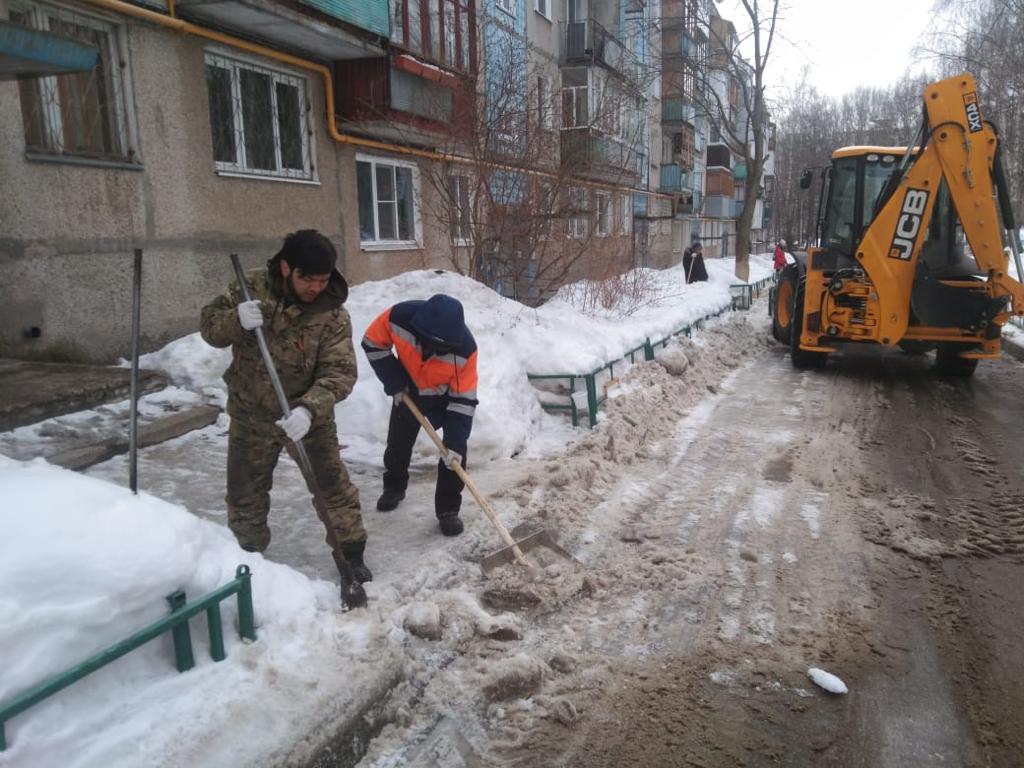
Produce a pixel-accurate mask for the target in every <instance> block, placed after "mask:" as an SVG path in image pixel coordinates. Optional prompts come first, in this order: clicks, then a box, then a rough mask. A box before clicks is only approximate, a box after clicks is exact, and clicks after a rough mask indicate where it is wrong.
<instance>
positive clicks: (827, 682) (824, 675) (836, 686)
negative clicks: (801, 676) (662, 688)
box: [807, 667, 849, 693]
mask: <svg viewBox="0 0 1024 768" xmlns="http://www.w3.org/2000/svg"><path fill="white" fill-rule="evenodd" d="M807 674H808V675H809V676H810V678H811V680H813V681H814V684H815V685H818V686H820V687H821V688H824V689H825V690H826V691H828V692H829V693H847V692H848V690H849V689H848V688H847V687H846V683H844V682H843V681H842V680H840V679H839V678H838V677H836V676H835V675H833V674H831V673H830V672H826V671H825V670H823V669H818V668H817V667H811V668H810V669H808V670H807Z"/></svg>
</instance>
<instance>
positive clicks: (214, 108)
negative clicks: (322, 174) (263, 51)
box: [206, 53, 316, 181]
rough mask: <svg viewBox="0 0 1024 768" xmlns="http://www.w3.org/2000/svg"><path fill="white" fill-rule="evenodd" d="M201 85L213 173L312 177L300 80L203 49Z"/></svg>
mask: <svg viewBox="0 0 1024 768" xmlns="http://www.w3.org/2000/svg"><path fill="white" fill-rule="evenodd" d="M206 86H207V91H208V93H209V99H210V133H211V136H212V139H213V161H214V164H215V166H216V168H217V170H218V171H219V172H221V173H239V174H246V175H253V176H266V177H271V178H285V179H299V180H305V181H313V180H315V178H316V169H315V166H314V163H313V147H312V142H311V141H310V133H311V130H310V126H309V122H308V120H307V111H308V109H309V106H308V105H309V100H308V97H307V93H306V80H305V79H304V78H301V77H297V76H295V75H289V74H285V73H283V72H278V71H276V70H272V69H266V68H264V67H260V66H257V65H255V64H250V63H248V62H243V61H239V60H235V59H229V58H226V57H224V56H220V55H218V54H215V53H208V54H207V55H206Z"/></svg>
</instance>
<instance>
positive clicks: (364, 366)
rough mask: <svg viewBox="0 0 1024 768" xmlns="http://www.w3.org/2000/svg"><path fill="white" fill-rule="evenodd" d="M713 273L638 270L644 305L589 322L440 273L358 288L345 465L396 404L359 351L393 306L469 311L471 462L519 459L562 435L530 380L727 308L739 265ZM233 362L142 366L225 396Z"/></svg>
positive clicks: (188, 352)
mask: <svg viewBox="0 0 1024 768" xmlns="http://www.w3.org/2000/svg"><path fill="white" fill-rule="evenodd" d="M707 265H708V273H709V277H710V280H709V281H708V282H706V283H695V284H691V285H686V284H685V281H684V280H683V272H682V267H674V268H672V269H667V270H662V271H658V272H653V271H651V270H638V272H642V273H644V274H646V275H647V276H648V277H651V278H652V280H651V281H650V282H652V283H654V288H653V289H652V290H651V291H650V294H649V295H648V296H646V298H645V300H644V303H643V305H642V306H636V305H635V304H631V303H629V302H627V301H625V299H624V300H623V301H621V302H618V303H615V304H613V305H611V306H609V307H607V308H602V310H601V312H600V316H593V315H591V314H587V313H586V312H584V311H583V309H582V308H581V307H580V306H575V305H574V304H572V303H571V302H570V301H569V300H567V299H566V298H560V299H555V300H553V301H550V302H548V303H547V304H544V305H543V306H541V307H539V308H537V309H532V308H529V307H526V306H524V305H522V304H520V303H518V302H516V301H512V300H510V299H506V298H503V297H501V296H500V295H498V294H497V293H495V292H494V291H492V290H491V289H490V288H488V287H486V286H485V285H483V284H481V283H478V282H476V281H475V280H471V279H469V278H466V277H463V276H461V275H458V274H455V273H452V272H445V271H441V270H433V271H431V270H422V271H416V272H407V273H404V274H402V275H399V276H397V277H394V278H391V279H389V280H380V281H376V282H369V283H362V284H360V285H356V286H354V287H353V288H352V290H351V293H350V295H349V299H348V302H347V304H346V306H347V307H348V310H349V312H350V313H351V315H352V327H353V340H354V342H355V344H356V347H357V351H356V358H357V361H358V366H359V380H358V382H357V384H356V387H355V390H354V391H353V393H352V394H351V395H350V396H349V398H348V399H347V400H345V401H344V402H342V403H340V404H339V405H338V407H337V417H338V424H339V434H340V436H341V440H342V442H343V443H344V444H345V449H344V454H343V455H344V457H345V458H346V459H347V460H349V461H360V462H366V463H372V464H380V463H381V457H382V456H383V452H384V440H385V438H386V435H387V423H388V413H389V410H390V407H391V400H390V398H387V397H385V395H384V392H383V389H382V388H381V386H380V383H379V382H378V381H377V379H376V377H375V376H374V374H373V370H372V369H371V368H370V365H369V363H368V362H367V360H366V357H365V355H363V353H362V351H361V350H359V349H358V345H359V340H360V339H362V336H363V334H364V333H365V331H366V328H367V327H368V326H369V324H370V323H371V322H373V320H374V318H376V317H377V315H378V314H380V313H381V312H383V311H384V310H385V309H387V308H388V307H389V306H391V305H392V304H394V303H396V302H398V301H405V300H409V299H427V298H429V297H430V296H432V295H434V294H435V293H447V294H449V295H451V296H454V297H456V298H457V299H459V300H460V301H461V302H462V304H463V305H464V307H465V310H466V323H467V325H468V326H469V328H470V330H472V332H473V335H474V337H475V338H476V340H477V345H478V346H479V349H480V352H479V364H478V367H479V372H480V386H479V390H478V391H479V398H480V407H479V408H478V409H477V415H476V419H475V422H474V424H473V436H472V438H471V443H470V451H471V453H472V460H474V461H480V460H482V459H487V460H490V459H496V458H505V457H508V456H512V455H514V454H516V453H518V452H520V451H522V450H523V449H524V448H525V447H526V446H527V445H528V444H529V443H531V442H532V443H536V438H537V437H538V436H539V435H540V434H541V433H542V432H552V431H556V432H557V431H558V430H559V429H563V430H564V427H563V424H564V420H563V419H560V418H556V417H551V416H546V415H545V414H544V412H543V411H542V409H541V407H540V400H539V399H538V396H537V392H536V391H535V390H534V388H533V387H532V386H531V385H530V383H529V381H528V380H527V379H526V375H525V374H526V373H528V372H529V373H586V372H589V371H591V370H593V369H594V368H596V367H598V366H600V365H602V364H604V363H605V362H607V361H609V360H615V359H617V358H619V357H621V356H622V355H623V354H624V353H625V352H626V351H627V350H629V349H632V348H635V347H637V346H639V345H641V344H643V343H644V341H645V339H648V338H650V339H652V340H660V339H662V338H664V337H666V336H668V335H669V334H671V333H672V332H674V331H676V330H678V329H679V328H680V327H682V326H683V325H686V324H689V323H692V322H694V321H695V320H698V319H700V318H703V317H704V316H705V315H707V314H710V313H713V312H715V311H717V310H718V309H720V308H721V307H722V306H725V305H728V304H729V302H730V294H729V285H730V284H732V283H734V282H736V279H735V278H734V277H733V276H732V270H733V261H732V260H731V259H709V260H708V262H707ZM750 266H751V278H752V279H755V280H757V279H761V278H763V277H765V276H767V275H769V274H771V262H770V259H769V258H768V257H767V256H754V257H751V261H750ZM564 295H565V296H566V297H568V298H569V299H571V298H572V297H573V296H574V295H576V296H579V295H580V292H579V291H575V292H574V291H573V290H571V289H570V290H568V291H566V292H565V294H564ZM627 314H628V319H626V318H625V315H627ZM229 362H230V350H227V349H220V350H218V349H212V348H211V347H209V346H207V345H206V344H205V342H203V340H202V339H201V338H200V336H199V334H192V335H190V336H186V337H185V338H182V339H178V340H177V341H174V342H172V343H170V344H168V345H167V346H165V347H164V348H163V349H161V350H159V351H157V352H154V353H152V354H149V355H145V356H143V357H142V359H141V365H142V366H143V367H145V368H156V369H158V370H162V371H164V372H165V373H167V374H168V375H169V376H170V377H171V378H172V379H173V380H174V381H175V382H176V383H180V384H183V385H185V386H189V387H192V388H197V389H202V390H204V391H205V390H206V389H208V388H211V387H216V388H219V389H221V390H222V389H223V382H221V381H220V376H221V374H222V373H223V371H224V370H225V369H226V368H227V366H228V363H229ZM564 434H567V433H565V432H563V435H564ZM563 440H564V437H563ZM433 450H434V449H433V446H432V445H431V444H430V443H429V442H428V441H427V440H426V438H425V437H421V442H420V454H421V458H426V457H428V456H430V455H432V452H433Z"/></svg>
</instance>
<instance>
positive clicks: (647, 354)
mask: <svg viewBox="0 0 1024 768" xmlns="http://www.w3.org/2000/svg"><path fill="white" fill-rule="evenodd" d="M653 359H654V346H653V345H652V344H651V339H650V337H648V338H647V339H645V340H644V360H648V361H649V360H653Z"/></svg>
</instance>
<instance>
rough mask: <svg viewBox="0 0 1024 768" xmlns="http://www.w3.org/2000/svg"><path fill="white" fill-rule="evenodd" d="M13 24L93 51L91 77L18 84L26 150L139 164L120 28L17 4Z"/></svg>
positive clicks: (74, 13) (82, 74)
mask: <svg viewBox="0 0 1024 768" xmlns="http://www.w3.org/2000/svg"><path fill="white" fill-rule="evenodd" d="M9 18H10V21H11V23H12V24H14V25H17V26H21V27H28V28H29V29H35V30H40V31H44V32H50V33H51V34H53V35H57V36H60V37H65V38H70V39H72V40H75V41H77V42H80V43H85V44H87V45H91V46H94V47H95V48H96V49H97V51H98V52H99V56H98V59H97V62H96V66H95V67H94V68H93V69H92V71H90V72H76V73H72V74H66V75H56V76H51V77H39V78H28V79H25V80H20V81H19V82H18V95H19V97H20V100H21V116H22V122H23V124H24V128H25V149H26V150H28V152H29V153H30V154H31V153H38V154H40V155H52V156H64V157H69V158H70V157H74V158H93V159H96V160H101V161H118V162H126V161H127V162H132V163H137V162H138V161H139V158H138V153H137V150H136V142H135V135H134V114H133V111H132V109H131V88H130V85H129V82H128V66H127V61H128V55H127V45H126V41H125V39H124V28H123V27H120V26H115V25H113V24H111V23H109V22H107V21H105V20H103V19H100V18H97V17H93V16H90V15H86V14H83V13H80V12H77V11H71V10H69V9H67V8H64V7H62V6H58V5H48V4H43V3H27V2H22V1H21V0H17V1H16V2H13V3H11V4H10V6H9Z"/></svg>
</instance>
